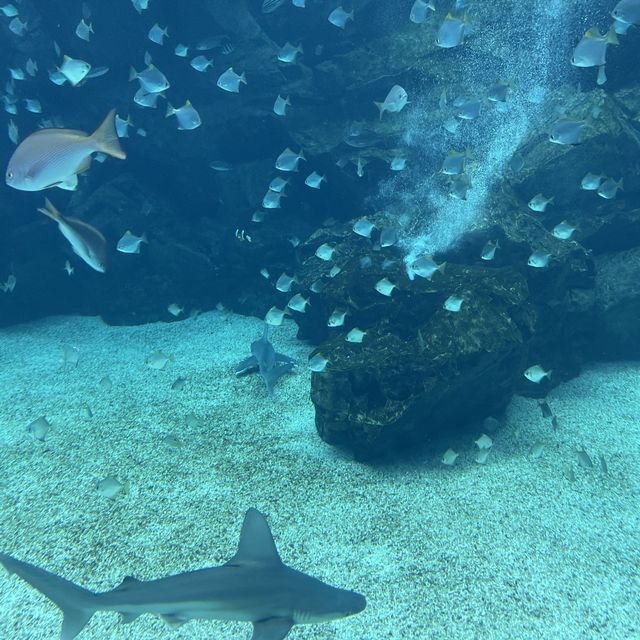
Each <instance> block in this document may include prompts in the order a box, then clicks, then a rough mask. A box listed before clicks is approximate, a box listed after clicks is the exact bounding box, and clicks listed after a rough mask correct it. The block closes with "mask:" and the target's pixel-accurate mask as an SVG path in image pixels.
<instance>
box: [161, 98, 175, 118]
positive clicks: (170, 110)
mask: <svg viewBox="0 0 640 640" xmlns="http://www.w3.org/2000/svg"><path fill="white" fill-rule="evenodd" d="M175 112H176V110H175V109H174V108H173V106H172V105H171V103H170V102H167V110H166V112H165V114H164V117H165V118H169V117H170V116H172V115H173V114H174V113H175Z"/></svg>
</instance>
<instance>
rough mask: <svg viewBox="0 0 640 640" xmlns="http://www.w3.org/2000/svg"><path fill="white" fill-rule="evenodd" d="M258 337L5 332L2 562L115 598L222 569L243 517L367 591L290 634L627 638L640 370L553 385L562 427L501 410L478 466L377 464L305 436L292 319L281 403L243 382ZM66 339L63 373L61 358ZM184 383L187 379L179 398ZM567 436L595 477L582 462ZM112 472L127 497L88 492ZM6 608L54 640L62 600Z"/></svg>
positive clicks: (213, 632) (442, 444) (22, 599)
mask: <svg viewBox="0 0 640 640" xmlns="http://www.w3.org/2000/svg"><path fill="white" fill-rule="evenodd" d="M261 332H262V323H261V322H260V321H259V320H256V319H252V318H244V317H240V316H236V315H233V314H229V313H226V312H224V311H216V312H210V313H205V314H202V315H200V316H198V317H197V318H191V319H187V320H184V321H182V322H173V323H170V324H165V323H158V324H151V325H146V326H139V327H109V326H106V325H105V324H104V323H103V322H102V321H101V320H99V319H97V318H79V317H64V318H63V317H59V318H50V319H46V320H43V321H39V322H34V323H31V324H27V325H20V326H16V327H12V328H9V329H3V330H2V331H0V354H1V355H0V362H1V367H0V377H1V383H0V463H1V464H0V505H1V508H2V512H1V513H2V517H1V518H0V551H3V552H6V553H9V554H11V555H14V556H16V557H17V558H20V559H22V560H26V561H28V562H31V563H33V564H36V565H39V566H42V567H43V568H46V569H47V570H49V571H53V572H54V573H57V574H59V575H61V576H63V577H65V578H67V579H70V580H73V581H74V582H77V583H78V584H80V585H82V586H84V587H87V588H90V589H93V590H108V589H111V588H113V587H115V586H116V585H118V584H119V583H120V582H121V581H122V579H123V578H124V577H125V576H127V575H132V576H135V577H136V578H138V579H142V580H149V579H153V578H159V577H163V576H165V575H169V574H172V573H180V572H183V571H188V570H193V569H198V568H202V567H205V566H212V565H216V564H220V563H222V562H224V561H226V560H227V559H228V558H230V557H231V556H232V555H233V553H234V552H235V547H236V544H237V540H238V535H239V531H240V527H241V524H242V518H243V514H244V512H245V511H246V509H247V508H249V507H256V508H258V509H259V510H261V511H262V512H264V513H265V514H266V515H267V517H268V520H269V523H270V525H271V528H272V531H273V535H274V537H275V540H276V544H277V545H278V548H279V550H280V554H281V556H282V559H283V560H284V562H286V563H287V564H289V565H291V566H293V567H294V568H296V569H299V570H301V571H304V572H306V573H310V574H311V575H314V576H316V577H318V578H320V579H322V580H325V581H327V582H329V583H330V584H333V585H335V586H339V587H344V588H349V589H353V590H355V591H359V592H360V593H363V594H365V595H366V597H367V601H368V606H367V608H366V610H365V611H364V612H363V613H361V614H359V615H357V616H354V617H351V618H348V619H345V620H340V621H336V622H333V623H325V624H322V625H313V626H296V627H294V629H293V630H292V632H291V633H290V635H289V636H288V637H289V638H291V639H292V640H295V639H299V640H302V639H311V638H314V639H318V640H322V639H324V638H327V639H329V638H334V639H339V640H365V639H366V640H383V639H394V640H395V639H397V640H413V639H426V638H430V639H439V638H442V639H445V638H446V639H449V638H456V640H462V639H466V638H469V639H471V638H474V639H475V638H490V639H494V638H495V639H497V638H500V639H505V640H506V639H513V638H532V639H533V638H536V639H540V638H549V639H555V640H558V639H562V638H567V639H571V640H574V639H578V638H580V639H582V638H603V639H605V638H606V639H607V640H616V639H637V638H640V577H639V576H640V571H639V567H640V538H639V537H638V536H639V534H638V532H639V531H640V384H639V382H640V363H618V364H601V365H597V366H593V367H591V368H588V369H587V370H586V371H585V372H584V373H583V374H582V375H581V376H580V377H579V378H577V379H575V380H572V381H571V382H568V383H566V384H563V385H561V386H560V387H558V388H557V389H555V390H554V391H552V392H551V393H550V395H549V398H548V401H549V404H550V405H551V407H552V409H553V411H554V412H555V413H556V415H557V417H558V421H559V425H560V426H559V429H558V430H557V431H553V430H552V428H551V426H550V422H549V420H547V419H544V418H543V417H542V415H541V412H540V409H539V408H538V406H537V403H536V401H534V400H530V399H525V398H520V397H516V398H514V400H513V401H512V403H511V405H510V407H509V409H508V411H507V414H506V417H505V420H504V425H503V427H502V428H501V429H499V430H498V431H497V432H495V433H493V434H491V435H492V438H493V440H494V446H493V449H492V451H491V454H490V456H489V459H488V462H487V464H485V465H479V464H477V463H476V462H474V458H475V455H476V450H475V448H474V444H473V440H474V439H475V438H477V437H478V436H479V435H480V431H479V430H477V431H473V432H468V433H464V434H458V435H455V436H452V437H451V438H450V439H449V440H442V439H439V440H438V441H434V442H433V443H432V446H431V447H425V449H424V451H422V452H417V453H415V454H414V455H413V456H412V458H411V460H404V461H402V462H399V463H396V464H393V465H391V464H385V465H382V466H377V467H376V466H366V465H363V464H361V463H359V462H356V461H354V460H352V459H351V458H350V457H349V456H348V455H346V454H345V453H342V452H340V451H338V450H336V449H334V448H332V447H330V446H328V445H326V444H325V443H323V442H322V441H321V440H320V439H319V437H318V435H317V433H316V430H315V427H314V411H313V405H312V404H311V401H310V399H309V376H310V374H309V372H308V370H307V368H306V358H307V354H308V353H309V352H310V350H311V349H310V347H309V345H305V344H303V343H301V342H300V341H298V340H297V339H296V338H295V327H294V326H293V325H285V326H283V327H281V328H280V329H278V330H277V331H276V332H275V334H274V336H273V337H272V340H273V342H274V344H275V346H276V349H277V350H279V351H281V352H283V353H286V354H288V355H290V356H292V357H294V358H295V359H296V361H297V362H298V363H299V365H298V366H297V367H296V369H295V372H294V373H293V374H292V375H290V376H287V377H285V378H283V379H282V380H280V382H279V383H278V385H277V387H276V391H275V395H274V397H272V398H270V397H268V396H267V395H266V392H265V388H264V385H263V383H262V381H261V380H260V379H259V378H258V377H257V376H249V377H244V378H236V376H235V375H234V366H235V364H237V363H238V362H239V361H240V360H241V359H242V358H244V357H245V356H247V355H248V354H249V346H250V343H251V342H252V341H253V340H255V339H257V338H258V337H259V336H260V335H261ZM65 344H68V345H72V346H73V347H75V348H76V349H77V350H78V352H79V356H80V357H79V363H78V365H77V366H76V367H72V366H66V367H63V365H62V363H61V358H62V353H63V345H65ZM158 349H161V350H163V351H164V352H166V353H168V354H169V353H170V354H173V355H175V362H174V363H173V364H172V365H171V366H170V367H169V368H167V370H163V371H158V370H155V369H152V368H150V367H149V366H148V365H147V364H145V358H146V357H147V356H148V355H150V354H151V353H153V352H154V351H156V350H158ZM105 376H108V377H109V379H110V380H111V381H112V387H111V388H106V387H105V386H104V385H102V384H100V381H101V379H102V378H104V377H105ZM178 377H184V378H186V384H185V386H184V388H183V389H181V390H174V389H172V388H171V385H172V383H173V382H174V380H176V378H178ZM87 405H88V406H89V407H90V408H91V411H92V413H93V416H92V417H90V418H89V417H87V412H86V406H87ZM189 414H193V415H195V417H196V418H197V420H194V419H191V420H189V421H187V420H186V417H187V416H188V415H189ZM41 415H44V416H46V418H47V420H48V421H49V422H50V423H51V425H52V429H51V431H50V432H49V433H48V434H47V438H46V442H45V443H44V445H43V444H41V443H37V442H35V441H34V440H33V438H32V437H31V436H30V435H29V434H28V433H27V431H26V427H27V425H28V424H29V423H30V422H32V421H33V420H35V419H36V418H38V417H39V416H41ZM167 435H171V436H173V437H174V438H175V439H177V443H176V440H175V439H174V440H172V439H168V438H167ZM176 444H177V445H180V446H176ZM536 445H538V446H537V447H536ZM541 445H543V446H542V451H541V454H540V456H539V457H535V455H533V454H532V449H533V448H537V449H538V450H539V449H540V446H541ZM581 446H584V447H585V449H586V451H587V452H589V454H590V455H591V457H592V459H593V460H594V463H595V466H594V468H590V469H589V468H583V467H581V466H579V465H578V464H577V461H576V457H575V448H576V447H581ZM448 447H452V448H454V449H455V450H457V451H459V452H460V454H461V455H460V457H459V458H458V460H457V461H456V464H455V465H454V466H453V467H446V466H444V465H442V464H441V463H440V458H441V456H442V453H443V451H444V450H445V449H447V448H448ZM600 454H602V455H604V457H605V459H606V461H607V465H608V469H609V471H608V473H604V472H603V471H602V470H601V469H600V467H599V465H598V463H597V460H598V456H599V455H600ZM566 464H570V465H571V466H572V469H573V471H574V473H575V481H574V482H570V481H569V480H567V478H566V477H565V475H564V473H563V467H564V466H565V465H566ZM109 476H111V477H115V478H117V479H118V480H120V481H123V482H124V481H128V483H129V492H128V493H127V494H126V495H125V494H121V495H118V496H116V498H115V499H109V498H106V497H104V496H102V495H101V494H100V493H99V492H98V491H97V489H96V482H97V481H98V480H100V479H102V478H105V477H109ZM0 602H2V616H0V638H3V639H4V638H6V639H11V640H27V639H29V640H31V639H33V640H35V639H38V640H41V639H42V640H44V639H52V640H53V639H57V638H58V637H59V633H60V623H61V615H60V612H59V610H58V609H57V608H56V607H55V605H53V604H52V603H51V602H50V601H48V600H47V599H46V598H45V597H44V596H42V595H40V594H39V593H38V592H37V591H35V590H34V589H32V588H31V587H29V586H28V585H27V584H26V583H24V582H23V581H21V580H20V579H19V578H17V577H15V576H9V575H8V574H7V573H6V572H4V571H3V570H1V569H0ZM250 637H251V626H250V625H248V624H246V623H229V622H219V621H202V620H196V621H191V622H189V623H187V624H185V625H183V626H181V627H179V628H177V629H172V628H170V627H169V626H167V625H165V623H164V622H162V621H161V620H160V619H158V618H156V617H153V616H150V615H145V616H142V617H140V618H138V619H137V620H136V621H134V622H133V623H131V624H128V625H123V624H120V623H119V616H118V615H117V614H115V613H104V612H102V613H101V612H99V613H97V614H96V615H95V616H94V617H93V618H92V619H91V621H90V623H89V624H88V625H87V627H85V629H84V630H83V631H82V633H81V634H80V635H79V636H78V638H79V640H90V639H92V638H93V639H100V640H105V639H110V640H111V639H112V640H125V639H132V640H143V639H144V640H147V639H148V640H151V639H153V640H165V639H167V640H168V639H174V640H180V639H184V640H186V639H189V640H200V639H202V640H204V639H206V640H212V639H220V640H223V639H231V638H233V639H234V640H236V639H242V638H247V639H248V638H250Z"/></svg>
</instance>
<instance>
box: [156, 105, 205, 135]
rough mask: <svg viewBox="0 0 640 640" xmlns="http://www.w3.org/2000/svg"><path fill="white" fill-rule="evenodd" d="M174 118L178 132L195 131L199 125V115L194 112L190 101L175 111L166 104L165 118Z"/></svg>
mask: <svg viewBox="0 0 640 640" xmlns="http://www.w3.org/2000/svg"><path fill="white" fill-rule="evenodd" d="M170 116H175V117H176V120H177V121H178V131H189V130H191V129H197V128H198V127H199V126H200V125H201V124H202V120H201V119H200V114H199V113H198V112H197V111H196V110H195V108H194V106H193V105H192V104H191V101H190V100H187V101H186V102H185V103H184V105H182V106H181V107H179V108H178V109H176V108H175V107H172V106H171V104H170V103H167V111H166V113H165V117H167V118H168V117H170Z"/></svg>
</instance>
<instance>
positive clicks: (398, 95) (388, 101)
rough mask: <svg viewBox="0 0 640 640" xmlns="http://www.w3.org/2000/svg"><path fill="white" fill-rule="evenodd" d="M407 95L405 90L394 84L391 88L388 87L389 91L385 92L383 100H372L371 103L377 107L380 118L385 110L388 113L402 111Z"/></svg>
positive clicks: (407, 98)
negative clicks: (385, 95)
mask: <svg viewBox="0 0 640 640" xmlns="http://www.w3.org/2000/svg"><path fill="white" fill-rule="evenodd" d="M408 100H409V97H408V95H407V92H406V91H405V90H404V89H403V88H402V87H401V86H400V85H399V84H394V85H393V87H391V89H389V93H387V97H386V98H385V99H384V101H383V102H374V103H373V104H375V105H376V107H378V110H379V111H380V120H382V114H383V113H384V112H385V111H388V112H389V113H398V112H399V111H402V110H403V109H404V108H405V106H406V105H407V103H408Z"/></svg>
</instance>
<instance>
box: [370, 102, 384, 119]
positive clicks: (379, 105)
mask: <svg viewBox="0 0 640 640" xmlns="http://www.w3.org/2000/svg"><path fill="white" fill-rule="evenodd" d="M373 104H375V105H376V107H378V111H380V120H382V114H383V113H384V103H382V102H376V101H375V100H374V101H373Z"/></svg>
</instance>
